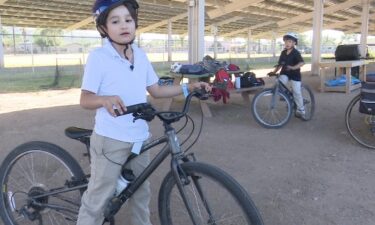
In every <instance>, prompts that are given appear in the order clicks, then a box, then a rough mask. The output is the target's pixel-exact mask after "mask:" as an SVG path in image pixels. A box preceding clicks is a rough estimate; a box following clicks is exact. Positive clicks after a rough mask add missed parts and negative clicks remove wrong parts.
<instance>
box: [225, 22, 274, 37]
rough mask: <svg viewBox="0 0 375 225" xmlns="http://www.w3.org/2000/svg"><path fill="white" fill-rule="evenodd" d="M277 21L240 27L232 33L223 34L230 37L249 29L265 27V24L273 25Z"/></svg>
mask: <svg viewBox="0 0 375 225" xmlns="http://www.w3.org/2000/svg"><path fill="white" fill-rule="evenodd" d="M273 23H275V22H273V21H268V22H264V23H259V24H257V25H254V26H251V27H245V28H242V29H239V30H236V31H233V32H230V33H226V34H223V35H221V36H223V37H230V36H234V35H236V34H240V33H243V32H246V31H248V30H249V29H250V30H254V29H256V28H259V27H264V26H268V25H271V24H273Z"/></svg>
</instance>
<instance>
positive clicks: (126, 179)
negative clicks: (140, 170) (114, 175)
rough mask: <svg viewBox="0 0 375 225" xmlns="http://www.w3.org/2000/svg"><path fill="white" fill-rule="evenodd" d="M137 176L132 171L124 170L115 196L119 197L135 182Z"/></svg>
mask: <svg viewBox="0 0 375 225" xmlns="http://www.w3.org/2000/svg"><path fill="white" fill-rule="evenodd" d="M134 178H135V176H134V174H133V171H132V170H129V169H122V171H121V174H120V176H119V178H118V180H117V185H116V190H115V196H118V195H119V194H120V193H121V192H122V191H123V190H124V189H125V188H126V187H127V186H128V184H129V183H131V182H132V181H133V180H134Z"/></svg>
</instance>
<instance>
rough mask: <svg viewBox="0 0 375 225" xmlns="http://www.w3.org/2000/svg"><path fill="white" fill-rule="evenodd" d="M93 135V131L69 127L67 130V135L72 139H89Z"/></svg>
mask: <svg viewBox="0 0 375 225" xmlns="http://www.w3.org/2000/svg"><path fill="white" fill-rule="evenodd" d="M91 134H92V130H90V129H85V128H79V127H68V128H66V129H65V135H66V136H67V137H69V138H71V139H76V140H77V139H80V138H83V137H88V136H90V135H91Z"/></svg>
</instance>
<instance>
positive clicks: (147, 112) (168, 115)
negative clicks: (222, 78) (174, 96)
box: [115, 89, 208, 123]
mask: <svg viewBox="0 0 375 225" xmlns="http://www.w3.org/2000/svg"><path fill="white" fill-rule="evenodd" d="M193 97H196V98H199V99H200V100H207V99H208V93H207V92H206V90H205V89H197V90H194V91H192V92H191V93H189V95H188V96H187V97H186V100H185V104H184V107H183V109H182V111H181V112H173V111H165V112H160V111H159V112H158V111H156V109H155V108H154V107H153V106H152V105H151V104H149V103H139V104H134V105H130V106H126V109H127V110H126V112H124V114H120V112H119V111H118V110H117V109H115V113H116V115H117V116H123V115H127V114H130V113H132V114H133V116H134V119H133V121H135V120H137V119H143V120H146V121H151V120H153V119H154V117H155V116H158V117H159V118H160V120H162V121H164V122H166V123H172V122H176V121H178V120H179V119H180V118H182V117H183V116H185V115H186V113H187V112H188V111H189V106H190V102H191V99H192V98H193Z"/></svg>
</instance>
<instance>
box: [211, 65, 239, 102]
mask: <svg viewBox="0 0 375 225" xmlns="http://www.w3.org/2000/svg"><path fill="white" fill-rule="evenodd" d="M232 88H234V85H233V82H232V80H231V77H230V75H229V74H228V73H227V72H226V71H225V70H224V69H220V70H218V71H217V72H216V73H215V79H214V88H213V89H212V92H213V94H214V100H215V101H219V100H220V99H221V98H223V102H224V103H227V98H229V92H228V91H227V90H228V89H232Z"/></svg>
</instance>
